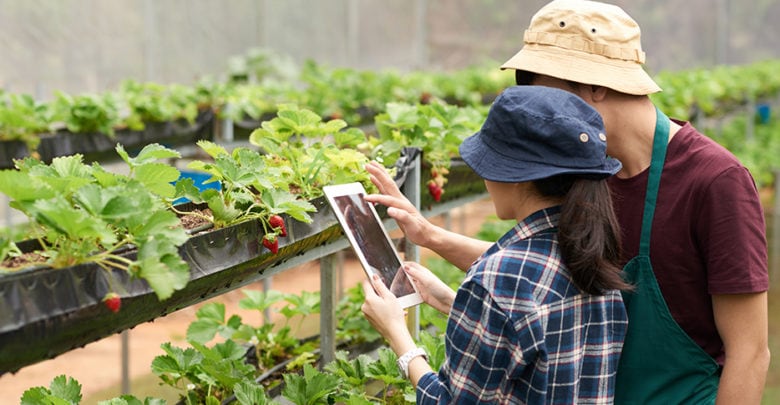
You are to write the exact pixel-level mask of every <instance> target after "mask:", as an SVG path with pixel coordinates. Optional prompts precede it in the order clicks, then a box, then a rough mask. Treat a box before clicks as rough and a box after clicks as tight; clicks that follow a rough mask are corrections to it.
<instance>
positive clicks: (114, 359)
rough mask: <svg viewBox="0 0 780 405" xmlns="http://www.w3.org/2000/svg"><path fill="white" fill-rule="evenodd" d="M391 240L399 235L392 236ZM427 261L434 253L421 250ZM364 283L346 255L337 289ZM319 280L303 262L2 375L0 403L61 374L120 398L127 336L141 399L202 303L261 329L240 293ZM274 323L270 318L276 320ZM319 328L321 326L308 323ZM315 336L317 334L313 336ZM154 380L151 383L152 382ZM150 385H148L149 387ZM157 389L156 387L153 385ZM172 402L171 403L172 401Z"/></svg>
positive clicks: (482, 208)
mask: <svg viewBox="0 0 780 405" xmlns="http://www.w3.org/2000/svg"><path fill="white" fill-rule="evenodd" d="M492 214H493V205H492V203H491V202H490V200H489V199H485V200H481V201H477V202H474V203H471V204H467V205H464V206H462V207H459V208H457V209H454V210H452V211H450V213H449V218H446V217H444V216H439V217H436V218H432V219H431V220H432V222H434V223H437V224H439V225H442V226H447V227H448V228H449V229H452V230H453V231H456V232H460V233H463V234H467V235H474V234H476V232H477V231H478V230H479V227H480V226H481V224H482V222H483V221H484V220H485V219H486V218H487V217H488V216H489V215H492ZM391 236H393V237H397V236H399V234H397V231H396V233H394V234H393V235H391ZM421 255H422V256H423V258H425V257H429V256H431V255H433V253H431V252H429V251H427V250H425V249H423V250H422V252H421ZM364 279H365V274H364V273H363V270H362V269H361V267H360V264H359V263H358V262H356V261H355V260H354V259H353V258H352V257H351V255H349V254H345V255H344V264H343V266H342V273H341V279H340V281H339V285H340V286H341V288H343V289H348V288H350V287H352V286H354V285H356V284H357V283H359V282H361V281H362V280H364ZM319 283H320V276H319V263H318V262H316V261H313V262H309V263H305V264H303V265H301V266H298V267H295V268H292V269H289V270H287V271H285V272H283V273H281V274H277V275H275V276H274V277H272V278H271V279H266V280H263V281H261V282H258V283H255V284H251V285H248V286H245V287H242V288H240V289H238V290H234V291H230V292H228V293H225V294H222V295H220V296H218V297H215V298H212V299H210V300H207V301H204V302H201V303H198V304H196V305H193V306H190V307H187V308H184V309H181V310H179V311H177V312H174V313H171V314H169V315H167V316H165V317H162V318H158V319H155V320H154V321H152V322H147V323H143V324H140V325H137V326H135V327H134V328H132V329H130V330H128V331H125V332H124V333H123V334H116V335H112V336H109V337H107V338H104V339H102V340H99V341H97V342H94V343H91V344H88V345H86V346H85V347H83V348H80V349H76V350H73V351H70V352H67V353H64V354H62V355H60V356H58V357H55V358H54V359H51V360H46V361H43V362H40V363H37V364H33V365H30V366H27V367H24V368H22V369H21V370H19V371H18V372H16V373H14V374H5V375H2V376H0V404H14V403H19V399H20V398H21V396H22V394H23V393H24V391H25V390H27V389H29V388H31V387H36V386H44V387H48V386H49V383H50V382H51V380H52V379H53V378H54V377H56V376H58V375H61V374H65V375H67V376H69V377H73V378H75V379H76V380H78V382H79V383H80V384H81V392H82V396H83V398H84V400H83V401H82V405H91V404H96V403H97V401H99V400H106V399H110V398H113V397H115V396H118V395H120V394H121V385H122V364H123V363H122V347H123V345H122V340H123V335H124V336H125V337H126V340H127V346H126V347H127V353H128V359H129V360H128V363H127V368H128V375H129V378H130V390H129V393H131V394H133V395H135V396H136V397H138V398H141V399H143V398H144V397H146V396H147V395H151V396H155V393H149V392H147V391H146V390H149V388H148V387H147V386H144V387H141V386H140V385H138V384H136V382H137V381H139V380H141V379H143V380H154V378H156V377H154V376H153V375H152V373H151V367H150V365H151V362H152V360H154V358H155V357H156V356H158V355H161V354H163V352H162V349H160V345H161V344H162V343H165V342H171V343H172V344H173V345H174V346H179V347H185V346H186V342H185V339H184V338H185V334H186V331H187V327H188V326H189V324H190V323H191V322H192V321H193V320H195V319H196V318H195V313H196V312H197V310H198V309H199V308H200V307H201V306H202V305H204V304H206V303H209V302H222V303H224V304H225V306H226V313H227V314H228V315H232V314H238V315H239V316H241V318H242V319H243V321H244V322H245V323H250V324H258V325H259V324H261V323H262V322H263V320H262V315H261V314H259V313H258V312H257V311H247V310H243V309H240V308H239V307H238V302H239V301H240V300H241V299H242V298H244V294H243V292H242V290H245V289H256V290H263V289H264V288H269V289H273V290H278V291H282V292H285V293H300V292H302V291H317V290H319ZM276 319H278V318H274V314H273V313H272V318H271V320H272V321H275V320H276ZM310 324H311V325H313V326H314V327H317V326H318V325H319V324H318V321H314V322H310ZM311 332H312V333H317V331H316V330H313V331H311ZM150 375H151V376H152V377H153V378H150ZM146 385H149V384H146ZM155 385H156V383H155ZM169 403H170V401H169Z"/></svg>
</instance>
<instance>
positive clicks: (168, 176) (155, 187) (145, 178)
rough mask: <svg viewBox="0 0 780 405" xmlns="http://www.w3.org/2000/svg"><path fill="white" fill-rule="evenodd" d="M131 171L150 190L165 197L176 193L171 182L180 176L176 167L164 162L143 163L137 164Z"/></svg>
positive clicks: (170, 196) (171, 196)
mask: <svg viewBox="0 0 780 405" xmlns="http://www.w3.org/2000/svg"><path fill="white" fill-rule="evenodd" d="M133 173H134V178H135V179H136V180H138V181H140V182H141V183H142V184H143V185H144V186H146V188H147V189H149V191H150V192H152V193H154V194H157V195H159V196H161V197H165V198H173V196H174V195H175V194H176V188H175V187H174V186H172V185H171V183H173V182H174V181H176V180H178V179H179V177H180V176H181V173H180V172H179V170H178V169H176V168H175V167H173V166H170V165H167V164H164V163H145V164H142V165H140V166H137V167H136V168H135V171H134V172H133Z"/></svg>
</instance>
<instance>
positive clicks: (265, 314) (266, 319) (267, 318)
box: [263, 277, 272, 323]
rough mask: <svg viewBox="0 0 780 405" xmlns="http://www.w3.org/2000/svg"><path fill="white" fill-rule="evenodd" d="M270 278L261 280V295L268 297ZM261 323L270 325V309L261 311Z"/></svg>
mask: <svg viewBox="0 0 780 405" xmlns="http://www.w3.org/2000/svg"><path fill="white" fill-rule="evenodd" d="M271 280H272V277H266V278H264V279H263V294H265V295H266V296H268V292H269V291H271V288H272V287H271ZM263 323H271V308H266V309H264V310H263Z"/></svg>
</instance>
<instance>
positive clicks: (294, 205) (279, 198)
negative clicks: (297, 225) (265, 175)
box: [262, 189, 317, 223]
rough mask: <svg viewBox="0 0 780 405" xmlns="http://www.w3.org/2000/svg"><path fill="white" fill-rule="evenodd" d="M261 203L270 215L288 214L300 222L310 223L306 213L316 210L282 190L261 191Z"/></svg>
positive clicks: (306, 202) (308, 203)
mask: <svg viewBox="0 0 780 405" xmlns="http://www.w3.org/2000/svg"><path fill="white" fill-rule="evenodd" d="M262 201H263V204H265V205H266V206H267V207H268V209H269V211H270V213H272V214H288V215H290V216H291V217H293V218H295V219H297V220H298V221H301V222H306V223H309V222H311V217H309V215H308V214H306V213H307V212H313V211H316V210H317V209H316V208H315V207H314V206H313V205H312V204H311V203H310V202H308V201H304V200H299V199H297V196H296V195H295V194H292V193H290V192H289V191H284V190H276V189H273V190H263V194H262Z"/></svg>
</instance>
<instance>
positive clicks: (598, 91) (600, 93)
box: [588, 85, 609, 102]
mask: <svg viewBox="0 0 780 405" xmlns="http://www.w3.org/2000/svg"><path fill="white" fill-rule="evenodd" d="M588 87H589V88H590V97H591V99H592V100H593V101H595V102H599V101H604V99H605V98H607V93H608V92H609V89H608V88H606V87H604V86H596V85H590V86H588Z"/></svg>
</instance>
